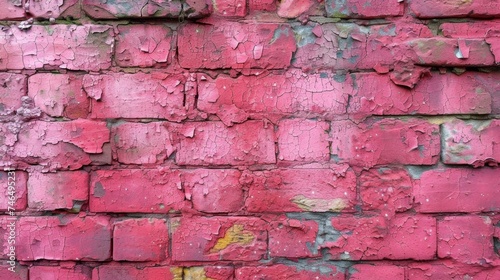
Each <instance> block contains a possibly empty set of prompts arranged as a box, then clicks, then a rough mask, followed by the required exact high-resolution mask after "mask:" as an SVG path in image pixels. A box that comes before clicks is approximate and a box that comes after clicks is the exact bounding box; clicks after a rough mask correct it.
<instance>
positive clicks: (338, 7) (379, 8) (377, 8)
mask: <svg viewBox="0 0 500 280" xmlns="http://www.w3.org/2000/svg"><path fill="white" fill-rule="evenodd" d="M325 7H326V15H327V16H328V17H334V18H384V17H391V16H402V15H403V9H404V4H403V3H402V2H399V1H386V0H370V1H369V0H347V1H336V0H327V1H326V3H325Z"/></svg>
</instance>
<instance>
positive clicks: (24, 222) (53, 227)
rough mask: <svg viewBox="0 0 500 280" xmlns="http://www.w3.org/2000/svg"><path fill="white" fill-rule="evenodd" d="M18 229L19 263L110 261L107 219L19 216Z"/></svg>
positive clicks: (68, 216)
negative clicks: (43, 260) (36, 261)
mask: <svg viewBox="0 0 500 280" xmlns="http://www.w3.org/2000/svg"><path fill="white" fill-rule="evenodd" d="M18 229H19V235H18V244H17V247H16V249H17V253H18V257H19V260H23V261H33V260H41V259H45V260H75V261H76V260H79V261H104V260H107V259H109V258H110V253H111V227H110V224H109V218H108V217H104V216H87V217H84V216H83V217H82V216H75V215H65V216H60V217H55V216H52V217H50V216H49V217H47V216H41V217H23V218H21V219H20V220H19V221H18Z"/></svg>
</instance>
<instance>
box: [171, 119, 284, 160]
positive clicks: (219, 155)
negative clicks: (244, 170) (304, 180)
mask: <svg viewBox="0 0 500 280" xmlns="http://www.w3.org/2000/svg"><path fill="white" fill-rule="evenodd" d="M180 129H182V132H181V134H182V135H181V136H180V140H179V141H180V143H179V145H178V148H177V154H176V162H177V164H179V165H203V166H206V165H211V166H214V165H228V164H230V165H251V164H268V163H275V162H276V156H275V145H274V142H275V135H274V127H273V126H272V125H271V124H267V123H264V122H262V121H247V122H245V123H242V124H237V125H234V126H232V127H226V126H225V125H224V124H223V123H222V122H194V123H190V124H187V123H186V124H184V125H183V126H182V127H181V128H180Z"/></svg>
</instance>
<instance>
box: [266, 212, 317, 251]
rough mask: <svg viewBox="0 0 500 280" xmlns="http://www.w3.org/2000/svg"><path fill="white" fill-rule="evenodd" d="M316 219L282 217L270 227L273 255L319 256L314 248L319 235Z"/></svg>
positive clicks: (270, 244)
mask: <svg viewBox="0 0 500 280" xmlns="http://www.w3.org/2000/svg"><path fill="white" fill-rule="evenodd" d="M318 229H319V226H318V223H317V222H316V221H300V220H295V219H282V220H279V221H274V222H272V223H271V224H270V227H269V251H270V254H271V257H285V258H307V257H315V256H318V252H317V249H316V248H314V247H313V246H314V244H315V242H316V236H317V235H318Z"/></svg>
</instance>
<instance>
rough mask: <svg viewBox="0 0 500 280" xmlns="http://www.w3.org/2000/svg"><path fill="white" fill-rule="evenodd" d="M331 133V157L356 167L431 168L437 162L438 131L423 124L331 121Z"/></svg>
mask: <svg viewBox="0 0 500 280" xmlns="http://www.w3.org/2000/svg"><path fill="white" fill-rule="evenodd" d="M331 131H332V132H331V135H332V141H333V142H332V154H333V155H334V156H335V157H336V158H337V161H339V162H347V163H349V164H350V165H352V166H355V167H365V168H366V167H372V166H375V165H378V164H416V165H431V164H434V163H436V162H437V160H438V158H439V152H440V141H439V127H438V126H437V125H434V124H430V123H428V122H426V121H423V120H417V119H410V120H405V121H402V120H398V119H383V120H381V121H375V122H373V123H361V124H359V125H356V124H354V123H353V122H351V121H334V122H332V126H331Z"/></svg>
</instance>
